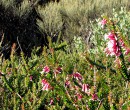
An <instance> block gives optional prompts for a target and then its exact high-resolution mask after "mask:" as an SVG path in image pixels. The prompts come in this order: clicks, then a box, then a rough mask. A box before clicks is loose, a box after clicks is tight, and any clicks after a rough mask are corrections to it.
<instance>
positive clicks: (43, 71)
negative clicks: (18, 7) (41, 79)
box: [41, 66, 50, 74]
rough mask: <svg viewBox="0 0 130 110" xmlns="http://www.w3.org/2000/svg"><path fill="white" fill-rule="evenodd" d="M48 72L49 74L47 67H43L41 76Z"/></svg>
mask: <svg viewBox="0 0 130 110" xmlns="http://www.w3.org/2000/svg"><path fill="white" fill-rule="evenodd" d="M49 72H50V68H49V66H45V67H44V68H43V70H42V71H41V74H43V73H49Z"/></svg>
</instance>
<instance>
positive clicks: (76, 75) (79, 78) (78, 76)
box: [73, 72, 82, 80]
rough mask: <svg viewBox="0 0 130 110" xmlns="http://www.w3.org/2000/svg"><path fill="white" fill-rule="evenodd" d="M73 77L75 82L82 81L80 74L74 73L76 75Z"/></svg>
mask: <svg viewBox="0 0 130 110" xmlns="http://www.w3.org/2000/svg"><path fill="white" fill-rule="evenodd" d="M73 77H74V78H75V79H77V80H82V76H81V74H80V73H78V72H76V73H73Z"/></svg>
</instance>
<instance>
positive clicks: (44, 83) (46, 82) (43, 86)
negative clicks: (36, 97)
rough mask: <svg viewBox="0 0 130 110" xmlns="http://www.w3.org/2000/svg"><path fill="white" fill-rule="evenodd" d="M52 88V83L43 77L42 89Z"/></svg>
mask: <svg viewBox="0 0 130 110" xmlns="http://www.w3.org/2000/svg"><path fill="white" fill-rule="evenodd" d="M50 88H51V86H50V84H49V83H48V81H47V80H46V79H42V90H43V91H44V90H46V91H48V90H49V89H50Z"/></svg>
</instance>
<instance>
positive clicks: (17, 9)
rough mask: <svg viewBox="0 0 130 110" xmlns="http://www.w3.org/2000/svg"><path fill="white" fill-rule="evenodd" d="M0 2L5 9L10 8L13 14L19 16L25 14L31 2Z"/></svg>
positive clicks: (12, 0)
mask: <svg viewBox="0 0 130 110" xmlns="http://www.w3.org/2000/svg"><path fill="white" fill-rule="evenodd" d="M35 1H36V0H35ZM0 4H1V5H2V6H3V7H4V8H5V9H10V10H12V11H13V14H14V15H15V16H20V17H21V16H23V15H27V14H28V13H29V12H30V11H31V9H32V7H31V4H30V2H29V1H28V0H23V1H22V2H21V4H19V5H18V4H17V2H16V0H1V1H0Z"/></svg>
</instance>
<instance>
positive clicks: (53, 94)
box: [0, 13, 130, 110]
mask: <svg viewBox="0 0 130 110" xmlns="http://www.w3.org/2000/svg"><path fill="white" fill-rule="evenodd" d="M127 15H128V13H125V15H124V14H122V15H120V16H121V17H120V16H119V17H118V18H117V17H113V18H108V17H106V16H104V17H103V20H99V21H98V22H100V25H99V23H97V24H96V23H93V27H92V33H93V34H92V35H93V36H92V40H93V43H94V44H95V47H94V48H93V49H88V48H87V49H86V50H85V52H83V53H81V51H80V52H79V51H75V48H74V47H73V48H72V49H71V50H70V48H69V45H67V46H66V47H65V48H64V49H63V47H62V46H61V44H59V43H57V44H55V43H52V42H51V41H49V47H48V48H46V47H44V48H43V53H42V55H40V56H37V53H32V56H31V57H30V58H28V59H27V58H26V57H25V56H24V55H23V54H21V57H18V56H17V55H12V57H11V59H10V60H3V62H2V63H1V68H0V78H1V80H0V84H1V88H0V92H1V93H2V97H1V98H0V100H1V102H0V103H1V105H2V109H3V110H4V109H8V110H12V109H13V110H17V109H20V110H26V109H27V110H46V109H48V110H77V109H79V110H86V109H87V110H100V109H101V110H127V109H129V98H130V97H129V96H130V83H129V78H128V77H129V73H130V66H129V65H130V44H129V42H128V41H129V36H130V32H129V31H128V28H129V27H130V23H129V22H127V19H129V17H127ZM126 18H127V19H126ZM124 19H125V20H124ZM118 20H119V21H118ZM122 22H123V23H122ZM122 26H123V27H122ZM114 27H115V28H114ZM57 45H58V46H57ZM59 47H60V48H59ZM76 49H77V48H76ZM9 73H11V74H9ZM126 73H127V74H126ZM122 76H123V77H122Z"/></svg>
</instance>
